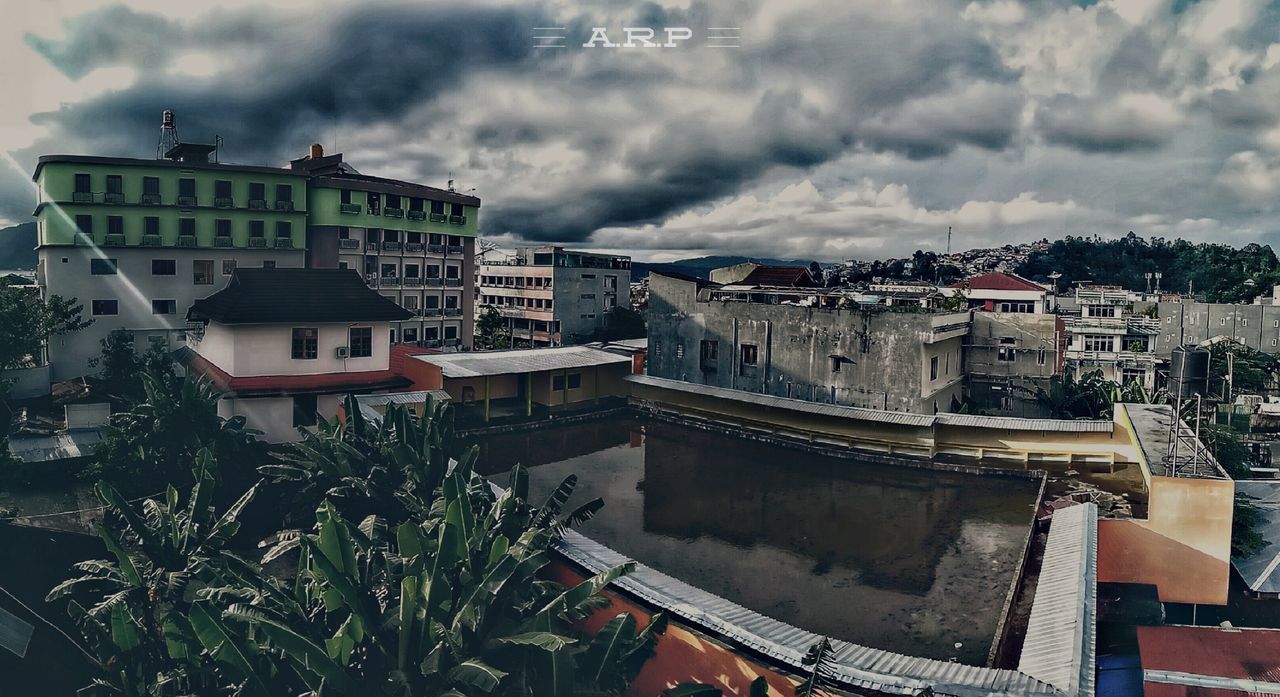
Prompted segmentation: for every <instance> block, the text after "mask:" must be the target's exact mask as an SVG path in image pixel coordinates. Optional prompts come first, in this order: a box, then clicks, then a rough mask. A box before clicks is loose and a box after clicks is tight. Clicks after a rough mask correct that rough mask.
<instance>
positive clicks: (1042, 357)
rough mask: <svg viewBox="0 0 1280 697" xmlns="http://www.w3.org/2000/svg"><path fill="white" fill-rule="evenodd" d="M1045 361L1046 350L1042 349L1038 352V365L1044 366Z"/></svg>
mask: <svg viewBox="0 0 1280 697" xmlns="http://www.w3.org/2000/svg"><path fill="white" fill-rule="evenodd" d="M1044 361H1045V350H1044V349H1040V350H1039V351H1038V352H1036V365H1044Z"/></svg>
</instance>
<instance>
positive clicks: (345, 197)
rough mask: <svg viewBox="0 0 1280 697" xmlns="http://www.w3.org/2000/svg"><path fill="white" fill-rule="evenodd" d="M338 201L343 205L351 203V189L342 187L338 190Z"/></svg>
mask: <svg viewBox="0 0 1280 697" xmlns="http://www.w3.org/2000/svg"><path fill="white" fill-rule="evenodd" d="M338 203H341V204H343V205H346V204H348V203H351V189H340V190H339V191H338Z"/></svg>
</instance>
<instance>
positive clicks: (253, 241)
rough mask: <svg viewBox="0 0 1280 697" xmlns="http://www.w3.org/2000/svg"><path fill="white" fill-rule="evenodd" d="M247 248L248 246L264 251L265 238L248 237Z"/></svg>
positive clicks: (265, 245)
mask: <svg viewBox="0 0 1280 697" xmlns="http://www.w3.org/2000/svg"><path fill="white" fill-rule="evenodd" d="M249 246H250V247H255V248H257V249H266V248H267V238H265V237H250V238H249Z"/></svg>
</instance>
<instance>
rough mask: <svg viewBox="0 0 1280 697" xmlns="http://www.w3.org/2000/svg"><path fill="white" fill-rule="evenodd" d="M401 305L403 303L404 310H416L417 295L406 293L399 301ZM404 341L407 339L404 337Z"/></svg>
mask: <svg viewBox="0 0 1280 697" xmlns="http://www.w3.org/2000/svg"><path fill="white" fill-rule="evenodd" d="M401 305H403V306H404V309H406V310H417V309H418V296H416V295H406V296H404V301H403V302H402V303H401ZM406 341H407V339H406Z"/></svg>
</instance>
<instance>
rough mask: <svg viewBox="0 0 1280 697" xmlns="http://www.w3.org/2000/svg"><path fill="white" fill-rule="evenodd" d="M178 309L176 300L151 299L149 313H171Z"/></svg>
mask: <svg viewBox="0 0 1280 697" xmlns="http://www.w3.org/2000/svg"><path fill="white" fill-rule="evenodd" d="M177 311H178V302H177V301H176V300H152V301H151V314H153V315H172V314H174V313H176V312H177Z"/></svg>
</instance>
